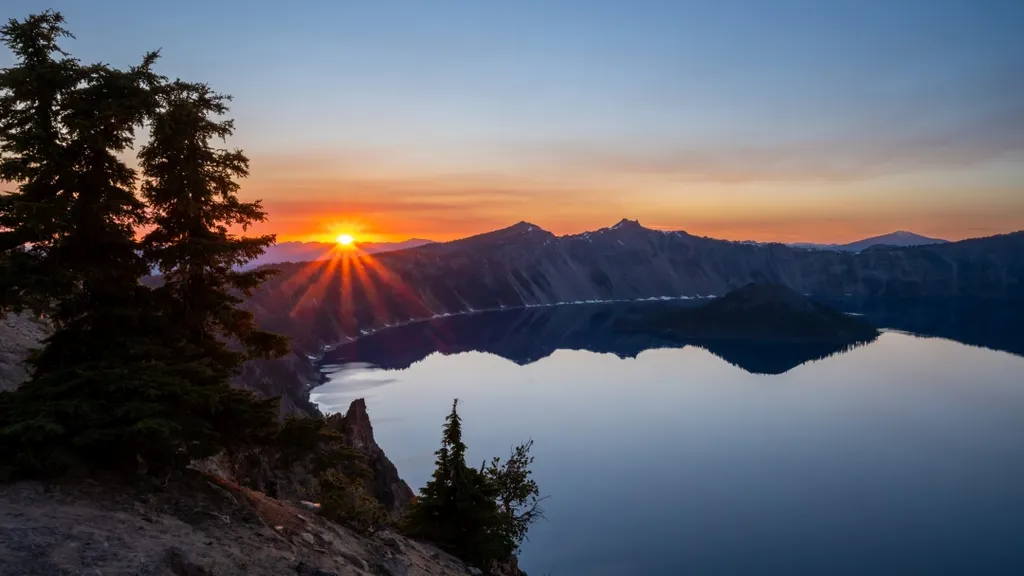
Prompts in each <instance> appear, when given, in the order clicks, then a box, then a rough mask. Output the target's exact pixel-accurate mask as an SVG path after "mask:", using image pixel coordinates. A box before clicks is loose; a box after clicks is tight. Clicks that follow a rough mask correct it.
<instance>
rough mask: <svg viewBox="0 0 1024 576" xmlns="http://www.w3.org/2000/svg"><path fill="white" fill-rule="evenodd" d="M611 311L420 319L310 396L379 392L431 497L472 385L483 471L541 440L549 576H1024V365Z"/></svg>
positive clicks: (960, 350)
mask: <svg viewBox="0 0 1024 576" xmlns="http://www.w3.org/2000/svg"><path fill="white" fill-rule="evenodd" d="M560 314H561V313H560ZM574 314H576V313H574ZM602 314H603V312H600V311H597V312H588V313H587V315H586V317H585V318H584V319H582V320H581V319H580V318H579V317H578V316H579V315H578V314H577V317H576V318H575V319H574V320H573V321H571V322H567V323H563V322H562V321H563V320H566V318H559V317H557V315H555V316H551V315H550V314H549V317H548V318H547V319H543V318H542V317H538V316H536V314H534V315H533V316H528V317H523V316H516V317H515V318H513V319H512V320H509V319H508V318H506V317H505V316H492V317H489V318H480V319H473V318H472V317H470V318H468V319H463V320H460V321H458V322H454V323H453V322H448V323H447V324H441V325H438V324H437V323H433V324H429V325H423V326H418V327H417V326H413V327H405V328H402V329H399V330H403V331H404V332H403V333H401V334H404V335H402V336H401V337H396V338H392V337H388V336H381V337H380V338H378V339H377V341H376V343H374V342H372V341H367V342H364V343H363V347H362V349H358V348H357V349H356V352H351V351H350V352H349V353H347V354H345V353H341V354H338V355H335V357H334V361H335V362H336V363H335V364H334V365H332V366H328V367H327V368H326V369H327V370H328V371H330V372H332V374H331V376H330V378H329V382H328V383H327V384H325V385H324V386H322V387H321V388H318V389H317V390H315V391H314V394H313V399H314V401H316V402H317V403H318V404H319V405H320V406H321V408H322V409H323V410H324V411H326V412H335V411H339V410H344V409H346V408H347V406H348V404H349V402H350V401H351V400H352V399H355V398H358V397H364V398H366V401H367V406H368V409H369V412H370V415H371V418H372V420H373V425H374V431H375V434H376V438H377V441H378V443H379V444H380V445H381V446H382V447H383V449H384V451H385V452H386V453H387V454H388V455H389V456H390V458H391V459H392V460H393V461H394V463H395V465H396V466H397V467H398V469H399V472H400V473H401V475H402V476H403V477H404V478H405V479H406V480H407V481H408V482H409V484H410V485H411V486H413V488H414V489H418V488H419V487H422V486H423V485H424V484H425V483H426V481H427V480H428V479H429V476H430V474H431V472H432V470H433V464H434V462H433V451H434V450H436V448H437V446H438V445H439V443H440V437H441V424H442V422H443V419H444V417H445V415H446V414H447V413H448V411H449V410H450V408H451V402H452V399H453V398H455V397H458V398H459V399H460V409H459V411H460V414H461V415H462V416H463V419H464V424H463V430H464V437H465V440H466V442H467V444H468V445H469V458H470V460H471V461H477V462H479V461H482V460H484V459H485V458H488V457H490V456H492V455H504V454H507V452H508V449H509V447H510V446H511V445H512V444H515V443H519V442H522V441H525V440H527V439H529V438H533V439H534V441H535V446H534V455H535V457H536V461H535V464H534V472H535V477H536V479H537V481H538V483H539V484H540V487H541V490H542V492H543V493H544V494H546V495H549V496H550V498H549V499H548V500H547V501H546V502H545V510H546V512H547V517H548V520H547V521H543V522H541V523H540V524H538V525H536V526H535V527H534V528H533V529H532V530H531V532H530V541H529V542H527V543H526V544H525V545H524V547H523V551H522V554H521V566H522V568H523V569H524V570H526V571H527V572H528V573H530V574H531V575H532V576H542V575H544V574H549V573H550V574H551V575H553V576H600V575H627V574H641V575H660V574H833V575H834V574H869V573H870V574H893V575H896V574H900V575H903V574H1024V358H1021V357H1019V356H1016V355H1013V354H1010V353H1007V352H1000V351H994V350H991V349H986V348H979V347H974V346H969V345H965V344H961V343H958V342H955V341H952V340H946V339H940V338H923V337H919V336H914V335H911V334H907V333H901V332H894V331H889V332H885V333H883V334H882V336H881V337H880V338H878V340H876V341H874V342H872V343H869V344H866V345H863V346H859V347H856V348H854V349H852V350H846V351H838V352H835V353H833V354H831V355H829V354H828V353H822V351H820V350H812V351H808V353H807V354H806V357H805V358H801V357H800V353H799V351H793V350H789V351H779V350H775V349H771V348H767V349H756V348H755V349H752V350H742V349H741V350H737V349H735V348H733V349H726V350H721V349H719V350H716V353H715V354H713V353H712V352H710V351H708V350H707V349H704V348H701V347H698V346H686V347H682V348H680V347H678V345H665V344H660V343H654V342H641V341H622V340H621V339H620V338H618V337H617V336H615V335H614V334H613V333H610V332H608V331H607V330H605V329H603V328H602V326H606V324H602V322H604V321H605V320H606V317H605V316H602ZM538 318H541V319H540V320H539V319H538ZM595 318H596V319H595ZM481 324H484V325H486V326H484V327H483V328H481ZM588 335H590V336H591V337H593V342H590V344H591V345H588V340H587V339H588ZM371 338H373V337H371ZM660 346H666V347H660ZM432 348H433V349H434V350H441V351H443V352H445V353H441V352H436V351H434V352H432V351H431V349H432ZM569 348H575V349H569ZM741 348H742V347H741ZM410 350H412V352H410ZM479 350H487V351H479ZM592 350H598V351H592ZM613 352H614V353H613ZM389 354H390V356H389ZM716 354H717V355H716ZM759 356H770V357H772V358H778V357H785V358H784V359H783V360H781V361H778V360H767V361H759V360H757V358H758V357H759ZM421 357H422V359H421ZM723 358H724V359H723ZM353 360H359V361H358V362H357V361H353ZM762 360H763V359H762ZM370 362H372V364H371V363H370ZM374 365H378V366H380V365H385V366H389V365H393V366H399V367H401V368H400V369H380V368H376V367H374ZM756 372H761V373H756Z"/></svg>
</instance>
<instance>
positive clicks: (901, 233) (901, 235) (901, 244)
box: [790, 230, 949, 252]
mask: <svg viewBox="0 0 1024 576" xmlns="http://www.w3.org/2000/svg"><path fill="white" fill-rule="evenodd" d="M947 242H949V241H948V240H943V239H941V238H929V237H927V236H922V235H920V234H916V233H914V232H909V231H907V230H897V231H895V232H890V233H889V234H883V235H881V236H872V237H871V238H865V239H863V240H857V241H856V242H850V243H849V244H804V243H801V244H790V246H793V247H794V248H809V249H812V250H832V251H838V252H860V251H861V250H867V249H868V248H872V247H882V248H909V247H912V246H925V245H928V244H946V243H947Z"/></svg>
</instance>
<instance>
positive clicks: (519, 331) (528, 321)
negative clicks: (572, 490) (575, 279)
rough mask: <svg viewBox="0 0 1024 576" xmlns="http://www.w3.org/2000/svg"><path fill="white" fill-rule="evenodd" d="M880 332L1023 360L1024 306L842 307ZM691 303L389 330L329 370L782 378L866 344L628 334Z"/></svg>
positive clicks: (481, 316)
mask: <svg viewBox="0 0 1024 576" xmlns="http://www.w3.org/2000/svg"><path fill="white" fill-rule="evenodd" d="M832 304H834V305H836V306H837V307H840V308H842V309H845V310H847V311H851V312H857V313H860V314H864V315H865V316H866V317H867V318H868V319H869V320H870V321H871V322H872V323H874V324H875V325H876V326H878V327H880V328H891V329H897V330H903V331H909V332H912V333H915V334H919V335H925V336H939V337H943V338H948V339H952V340H957V341H959V342H963V343H967V344H972V345H978V346H984V347H988V348H992V349H995V350H1003V351H1007V352H1012V353H1014V354H1018V355H1024V336H1022V335H1021V331H1020V330H1019V328H1018V327H1019V326H1021V325H1024V306H1011V305H1007V304H1006V303H992V302H978V301H973V302H966V301H913V302H908V301H872V302H861V303H855V302H838V303H832ZM685 305H687V304H685V303H682V304H664V303H651V304H619V305H609V304H599V305H575V306H556V307H551V308H531V309H521V310H510V311H495V312H481V313H476V314H470V315H464V316H452V317H448V318H441V319H437V320H431V321H426V322H420V323H416V324H410V325H407V326H402V327H398V328H392V329H388V330H383V331H381V332H378V333H376V334H373V335H370V336H367V337H364V338H361V339H359V340H357V341H355V342H353V343H351V344H348V345H345V346H342V347H340V348H338V349H336V350H334V351H332V352H330V353H329V354H328V355H327V356H326V358H325V359H324V362H325V363H326V364H346V363H351V362H365V363H369V364H372V365H374V366H378V367H380V368H384V369H404V368H408V367H409V366H411V365H412V364H414V363H416V362H419V361H420V360H422V359H424V358H426V357H427V356H429V355H430V354H433V353H434V352H440V353H442V354H456V353H459V352H469V351H476V352H488V353H491V354H495V355H497V356H501V357H503V358H506V359H508V360H511V361H512V362H515V363H516V364H520V365H523V364H529V363H532V362H536V361H537V360H540V359H541V358H546V357H548V356H550V355H551V354H552V353H553V352H554V351H556V350H586V351H590V352H600V353H610V354H614V355H616V356H618V357H619V358H634V357H636V355H637V354H639V353H640V352H642V351H644V350H650V349H658V348H680V347H683V346H685V345H693V346H698V347H700V348H703V349H705V350H708V351H709V352H711V353H712V354H714V355H716V356H718V357H719V358H721V359H723V360H725V361H726V362H728V363H730V364H732V365H734V366H738V367H740V368H742V369H744V370H746V371H747V372H750V373H753V374H783V373H785V372H787V371H789V370H791V369H793V368H795V367H797V366H799V365H801V364H804V363H807V362H810V361H814V360H820V359H823V358H827V357H829V356H832V355H835V354H839V353H843V352H846V351H848V350H850V349H852V348H854V347H856V346H857V345H859V344H861V343H848V344H837V343H793V342H760V341H728V340H701V339H694V340H689V341H687V343H686V344H681V343H679V342H676V341H669V340H665V339H662V338H659V337H657V336H654V335H649V334H638V333H625V332H621V331H619V330H617V329H616V328H615V327H614V324H615V321H616V319H618V318H622V317H625V316H628V315H630V314H632V313H635V312H636V309H637V307H639V306H646V307H669V306H685Z"/></svg>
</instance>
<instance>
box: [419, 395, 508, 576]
mask: <svg viewBox="0 0 1024 576" xmlns="http://www.w3.org/2000/svg"><path fill="white" fill-rule="evenodd" d="M435 454H436V456H437V461H436V466H437V467H436V468H435V470H434V474H433V476H432V478H431V480H430V482H428V483H427V485H426V486H425V487H424V488H423V490H421V492H420V496H419V497H418V498H417V499H416V500H415V502H414V503H413V505H412V507H411V509H410V511H409V514H408V516H407V518H406V521H405V526H404V529H405V530H406V532H407V533H408V534H409V535H410V536H412V537H414V538H421V539H424V540H428V541H431V542H434V543H436V544H437V545H438V546H440V547H441V548H442V549H443V550H445V551H447V552H450V553H451V554H453V555H455V556H458V557H459V558H462V559H463V560H466V561H468V562H472V563H474V564H477V565H480V566H489V565H490V564H491V563H492V562H494V561H500V560H504V559H506V558H508V557H509V556H510V555H511V554H512V553H513V551H514V549H515V545H514V543H513V542H512V541H510V540H509V539H508V538H507V537H506V534H505V533H506V530H505V529H504V528H503V526H502V515H501V511H500V510H499V507H498V502H497V500H498V497H499V491H498V488H497V486H495V485H494V484H493V483H492V482H491V481H490V480H489V479H488V478H487V477H486V476H485V475H484V474H482V473H481V472H480V471H478V470H476V469H474V468H470V467H468V466H466V445H465V443H463V441H462V420H461V418H460V417H459V413H458V400H457V399H456V400H455V401H454V402H453V403H452V411H451V413H450V414H449V415H448V416H447V418H446V419H445V424H444V429H443V435H442V439H441V447H440V448H439V449H438V450H437V452H435Z"/></svg>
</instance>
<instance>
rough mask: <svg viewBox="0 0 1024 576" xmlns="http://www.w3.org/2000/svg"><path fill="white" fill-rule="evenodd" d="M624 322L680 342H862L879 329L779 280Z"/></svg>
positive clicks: (625, 326)
mask: <svg viewBox="0 0 1024 576" xmlns="http://www.w3.org/2000/svg"><path fill="white" fill-rule="evenodd" d="M618 326H619V327H620V328H621V329H624V330H627V331H632V332H646V333H650V334H654V335H658V336H660V337H663V338H668V339H671V340H675V341H689V340H695V339H703V340H741V341H750V340H754V341H762V342H806V343H814V342H822V343H824V342H836V343H850V344H852V343H856V342H866V341H870V340H874V339H875V338H876V337H877V336H878V330H876V329H875V328H874V327H873V326H871V325H870V324H868V323H867V322H866V321H864V320H863V319H861V318H858V317H853V316H849V315H847V314H844V313H842V312H839V311H838V310H835V309H833V308H830V307H828V306H826V305H824V304H820V303H818V302H814V301H812V300H811V299H809V298H807V297H806V296H803V295H801V294H798V293H796V292H795V291H793V290H792V289H791V288H787V287H786V286H781V285H778V284H748V285H747V286H744V287H742V288H737V289H736V290H733V291H732V292H729V293H728V294H726V295H724V296H722V297H721V298H716V299H714V300H711V301H710V302H708V303H706V304H704V305H702V306H696V307H690V308H679V309H675V310H653V311H648V312H645V313H643V314H640V315H637V316H634V317H631V318H624V319H622V320H621V321H620V322H619V323H618Z"/></svg>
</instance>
